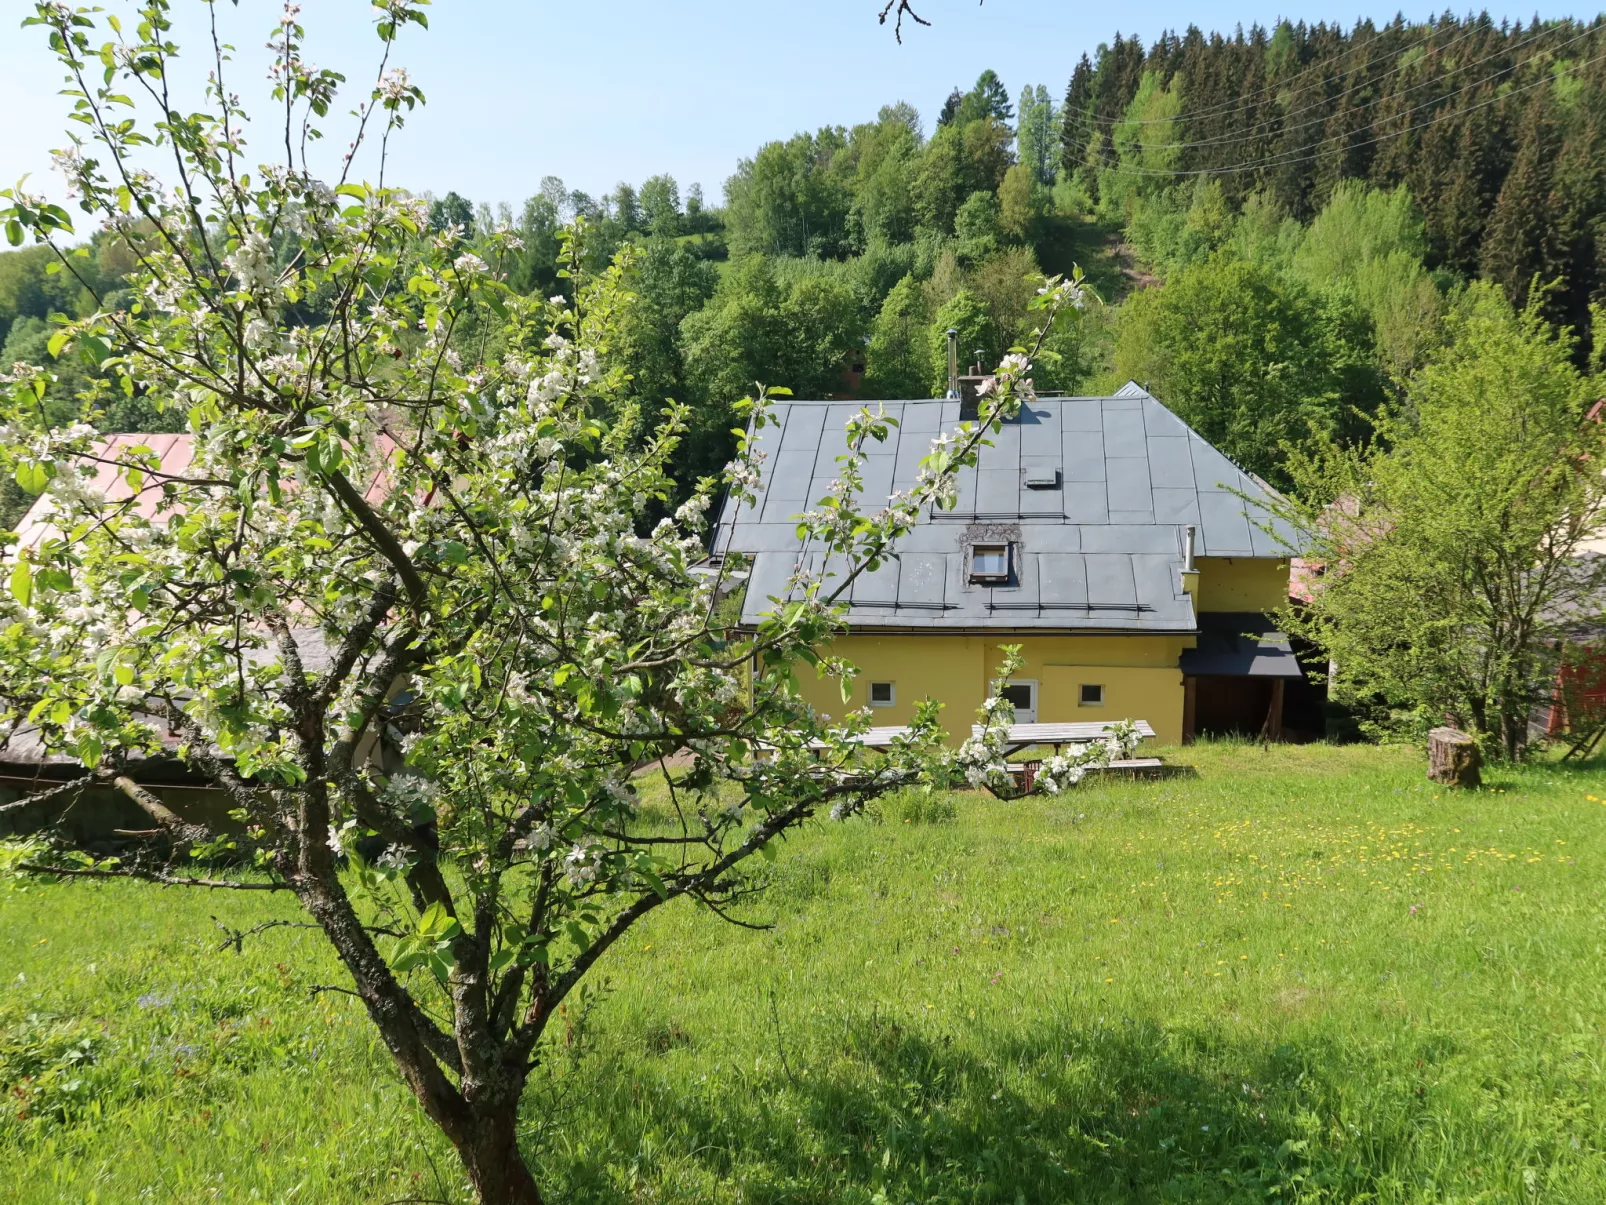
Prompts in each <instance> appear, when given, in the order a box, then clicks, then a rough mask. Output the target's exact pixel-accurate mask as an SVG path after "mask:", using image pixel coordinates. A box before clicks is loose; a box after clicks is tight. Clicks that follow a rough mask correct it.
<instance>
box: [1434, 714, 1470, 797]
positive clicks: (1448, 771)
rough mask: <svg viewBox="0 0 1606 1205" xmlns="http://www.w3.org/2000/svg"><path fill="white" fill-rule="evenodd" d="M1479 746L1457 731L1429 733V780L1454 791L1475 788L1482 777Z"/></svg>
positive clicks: (1437, 730) (1439, 729)
mask: <svg viewBox="0 0 1606 1205" xmlns="http://www.w3.org/2000/svg"><path fill="white" fill-rule="evenodd" d="M1481 764H1482V758H1481V757H1480V756H1479V754H1478V742H1477V741H1475V740H1473V739H1472V737H1470V736H1468V735H1467V734H1466V733H1464V732H1461V731H1459V730H1457V729H1455V728H1435V729H1434V730H1433V731H1432V732H1430V733H1428V777H1429V778H1430V779H1432V780H1433V781H1434V782H1441V783H1444V784H1445V785H1446V786H1451V787H1476V786H1478V785H1480V784H1481V782H1482V777H1481V776H1480V775H1479V773H1478V767H1479V766H1480V765H1481Z"/></svg>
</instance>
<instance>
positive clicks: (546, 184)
mask: <svg viewBox="0 0 1606 1205" xmlns="http://www.w3.org/2000/svg"><path fill="white" fill-rule="evenodd" d="M1603 60H1606V27H1603V24H1602V21H1601V20H1600V19H1599V18H1597V19H1595V20H1593V21H1590V22H1589V23H1587V24H1586V23H1580V22H1577V21H1573V20H1559V21H1548V22H1535V23H1533V24H1529V25H1524V24H1522V23H1521V22H1518V23H1515V24H1505V23H1496V22H1495V21H1493V20H1492V19H1491V18H1490V17H1488V16H1487V15H1478V16H1475V17H1468V18H1457V17H1452V16H1449V15H1446V16H1444V17H1442V18H1439V19H1437V20H1435V21H1432V22H1429V23H1424V24H1413V23H1408V22H1406V21H1404V20H1403V19H1397V20H1395V21H1394V22H1392V23H1389V24H1387V25H1384V26H1381V27H1379V26H1375V25H1373V24H1371V23H1369V22H1362V23H1360V24H1357V25H1356V26H1354V27H1353V28H1351V29H1347V30H1346V29H1343V28H1340V27H1338V26H1334V25H1327V24H1315V25H1307V24H1304V23H1297V24H1296V23H1288V22H1284V23H1282V24H1279V25H1277V26H1276V27H1275V28H1271V29H1263V28H1260V27H1258V26H1257V27H1253V28H1251V29H1249V30H1247V31H1245V30H1242V29H1239V30H1237V31H1235V32H1233V33H1232V34H1230V35H1226V34H1220V33H1210V34H1207V33H1204V32H1202V31H1200V30H1198V29H1194V28H1190V29H1188V30H1187V31H1185V32H1184V33H1181V34H1169V33H1168V34H1166V35H1165V36H1163V37H1161V38H1159V39H1157V40H1156V41H1155V42H1154V43H1153V44H1152V45H1149V46H1145V45H1143V44H1142V43H1141V42H1140V41H1139V40H1137V39H1135V38H1127V37H1123V36H1121V35H1120V34H1117V35H1115V37H1114V38H1113V40H1112V41H1111V42H1109V43H1108V44H1105V45H1101V46H1100V47H1098V49H1097V50H1096V51H1095V52H1094V53H1092V54H1086V55H1081V56H1079V57H1077V58H1075V59H1074V61H1073V59H1072V57H1071V55H1070V54H1069V52H1068V54H1067V61H1066V72H1067V76H1066V79H1065V80H1063V81H1049V82H1043V83H1038V82H1031V83H1023V82H1020V81H1016V82H1015V86H1013V87H1012V86H1010V85H1009V84H1006V82H1005V81H1004V80H1002V79H1000V78H999V76H998V75H997V74H996V73H994V72H993V71H990V70H989V71H985V72H983V73H982V75H981V76H980V78H978V79H977V80H976V81H975V82H974V84H973V85H972V86H971V87H969V88H968V89H965V88H961V87H954V88H952V90H951V91H949V90H948V81H933V89H932V95H931V96H929V97H925V98H915V99H916V100H918V101H921V102H922V103H924V104H926V105H927V107H926V108H924V109H922V108H920V107H917V105H916V104H915V103H912V102H911V101H909V100H891V99H890V98H889V100H890V103H888V104H887V105H886V106H884V107H883V108H882V109H881V110H880V111H879V112H878V113H876V114H873V115H869V114H867V115H866V120H865V121H864V122H862V123H860V124H858V125H854V126H852V127H841V126H826V127H822V128H820V129H817V130H814V131H805V132H800V133H794V134H791V135H790V136H785V137H778V138H777V140H776V141H773V142H770V143H767V144H765V145H764V146H761V147H758V148H755V150H754V152H753V154H752V155H751V157H749V158H746V159H743V160H742V161H740V162H739V163H738V164H736V165H735V166H734V169H733V171H732V174H731V175H730V177H729V178H728V179H727V180H726V181H724V186H723V190H722V192H723V196H722V203H721V204H713V203H711V202H710V201H709V200H708V199H707V198H705V196H704V193H703V190H702V188H701V186H700V185H695V184H693V185H689V186H687V187H685V188H683V187H682V185H681V184H680V183H679V182H677V181H676V180H674V179H673V178H672V177H669V176H667V175H661V176H656V177H653V178H651V179H648V180H645V181H642V182H640V183H639V184H637V185H632V184H623V183H622V184H620V185H618V187H617V188H616V189H615V190H614V191H613V192H612V193H610V194H608V195H606V196H602V197H594V196H591V195H588V194H586V193H584V192H580V191H576V190H573V189H571V188H569V187H567V186H566V185H565V184H564V183H563V181H561V180H559V179H557V178H554V177H548V178H547V179H545V180H544V181H543V182H542V186H541V189H540V191H539V192H538V193H537V194H536V195H535V196H533V197H530V198H528V199H527V200H525V201H524V202H523V203H522V204H520V205H517V206H513V205H509V204H505V203H504V204H498V205H494V206H493V205H490V204H486V203H480V204H475V203H473V202H472V201H471V200H469V199H465V198H464V197H461V196H459V195H458V194H457V193H455V192H452V193H448V194H447V195H446V196H444V197H441V198H437V199H434V202H433V209H432V217H433V224H434V226H435V228H436V233H437V234H440V233H442V232H444V233H447V234H448V235H449V236H450V237H454V238H460V239H462V240H463V241H464V243H465V244H474V243H475V242H476V241H477V240H479V239H482V238H483V237H484V236H485V235H486V234H487V233H488V232H489V231H491V230H492V229H494V228H496V227H498V226H507V227H511V228H514V229H515V230H517V232H518V233H519V234H520V236H521V240H522V249H521V251H520V252H519V258H518V260H517V262H515V263H514V264H513V265H512V267H511V272H510V279H511V282H512V283H513V284H514V286H515V287H516V288H518V289H519V290H520V291H524V292H532V291H536V290H540V291H542V292H543V293H544V294H552V293H557V292H564V291H566V290H568V289H569V288H571V287H572V278H571V277H569V276H568V275H567V274H566V273H564V272H562V271H560V263H559V260H560V254H561V252H560V244H561V240H560V237H559V234H560V230H561V228H562V226H563V225H564V224H566V223H568V222H571V221H573V220H574V219H576V218H583V219H584V225H585V233H584V236H583V239H582V248H583V258H584V261H585V263H586V264H587V266H588V267H589V268H590V269H591V270H592V271H600V270H602V269H604V268H606V267H608V266H609V265H616V266H617V268H618V270H620V271H622V272H624V273H626V274H627V275H628V277H629V279H630V281H631V286H632V289H633V292H634V294H635V302H634V304H633V305H632V306H631V307H629V309H628V311H627V312H625V313H623V314H621V315H619V316H618V323H619V329H618V333H617V337H616V338H614V339H613V341H612V344H611V346H612V354H613V357H614V359H615V365H614V366H615V367H616V368H618V369H619V370H621V371H622V372H625V373H628V374H629V375H630V377H631V391H632V393H633V395H634V397H635V398H636V399H637V400H638V402H639V403H640V405H641V408H642V410H643V411H645V412H647V413H652V412H656V410H657V409H658V408H660V407H661V406H662V405H663V403H664V400H665V399H667V398H674V399H677V400H679V401H682V402H684V403H686V404H687V405H688V406H689V407H690V408H691V412H692V423H693V432H692V436H691V438H689V439H688V440H687V441H686V442H685V444H684V445H683V447H682V448H681V450H680V453H679V454H678V465H677V471H678V476H679V478H680V480H681V482H682V486H683V487H687V486H689V485H690V483H691V482H692V481H694V480H695V479H696V478H697V477H698V476H699V475H702V474H706V473H710V472H713V471H715V470H716V469H717V468H718V467H719V466H720V465H721V464H723V463H724V461H725V459H726V458H727V456H728V452H729V447H730V439H731V436H730V434H729V429H730V427H731V425H732V421H733V412H732V405H733V403H734V402H735V401H736V400H737V399H739V398H740V397H742V396H743V395H744V394H747V393H749V392H751V391H752V390H753V389H754V387H755V385H756V383H758V382H764V383H766V384H770V385H784V386H786V387H788V388H790V389H792V390H793V391H794V393H796V394H798V395H800V396H804V395H806V396H842V397H859V398H865V399H873V398H898V397H911V396H930V395H931V394H933V393H935V392H939V391H940V390H941V389H942V387H943V383H944V356H943V339H942V332H944V331H945V330H947V329H949V328H956V329H958V330H959V331H960V337H961V341H962V342H961V347H962V351H963V355H964V359H965V360H966V361H967V362H981V363H983V364H984V365H990V364H992V363H994V362H996V360H997V358H998V357H999V356H1001V355H1002V354H1003V352H1004V351H1005V350H1006V349H1007V348H1009V347H1010V346H1011V345H1012V344H1014V343H1015V342H1016V341H1017V340H1018V339H1019V338H1020V336H1021V334H1022V332H1023V330H1024V329H1026V327H1027V325H1028V323H1027V306H1028V303H1029V301H1030V299H1031V296H1032V289H1033V286H1032V285H1031V284H1030V283H1029V280H1028V278H1029V277H1030V276H1031V275H1032V274H1033V273H1036V272H1038V271H1047V272H1063V271H1067V270H1069V269H1070V267H1071V266H1072V264H1073V263H1074V264H1079V265H1080V266H1081V267H1082V268H1083V269H1084V270H1085V271H1086V272H1087V274H1088V277H1089V280H1090V281H1091V282H1092V284H1093V285H1094V288H1095V290H1096V291H1097V292H1098V294H1099V295H1100V297H1101V298H1102V303H1101V304H1098V305H1094V306H1091V307H1089V308H1088V309H1087V310H1086V311H1084V312H1082V313H1080V314H1077V315H1075V316H1074V317H1073V319H1072V320H1071V321H1069V322H1066V323H1064V324H1062V325H1061V326H1060V327H1059V328H1058V329H1056V331H1055V332H1054V334H1053V336H1052V338H1051V339H1050V340H1049V342H1048V344H1047V346H1046V347H1045V348H1044V349H1043V355H1042V356H1041V358H1040V363H1039V365H1038V370H1037V384H1038V386H1039V388H1040V389H1045V390H1052V389H1057V390H1094V389H1103V388H1109V387H1111V386H1113V385H1116V384H1119V383H1120V382H1121V381H1123V380H1125V379H1126V378H1128V377H1132V378H1136V379H1138V380H1139V381H1141V382H1144V383H1146V384H1148V385H1149V387H1150V388H1151V389H1152V390H1153V391H1154V392H1155V393H1156V394H1157V395H1158V396H1160V397H1161V398H1162V400H1164V401H1165V402H1166V403H1167V404H1169V405H1171V406H1173V407H1174V408H1175V409H1177V410H1178V411H1179V412H1180V413H1181V414H1183V416H1184V417H1185V418H1187V419H1188V421H1190V422H1191V423H1193V424H1194V425H1195V426H1196V427H1197V428H1198V429H1199V430H1200V431H1201V433H1202V434H1204V435H1205V436H1206V437H1207V438H1210V439H1212V440H1214V441H1215V442H1217V443H1218V444H1219V445H1220V446H1222V447H1223V449H1224V450H1226V451H1227V452H1228V453H1229V454H1230V455H1232V456H1233V457H1234V458H1235V459H1237V460H1238V461H1239V462H1240V463H1241V464H1243V465H1244V467H1246V468H1248V469H1251V470H1252V471H1254V472H1257V473H1259V474H1261V475H1263V476H1265V477H1266V478H1267V479H1269V480H1271V481H1273V482H1277V483H1279V484H1283V483H1286V481H1287V480H1288V478H1287V475H1286V472H1285V465H1286V462H1287V457H1288V456H1289V454H1290V449H1293V448H1296V447H1298V446H1299V445H1300V444H1301V443H1302V442H1303V441H1309V440H1312V439H1321V438H1333V439H1337V440H1339V441H1341V442H1342V441H1347V440H1353V439H1358V438H1361V437H1362V436H1364V434H1365V432H1366V430H1367V416H1368V415H1370V414H1372V413H1374V412H1375V411H1376V410H1377V408H1378V407H1379V406H1380V405H1383V404H1385V403H1386V402H1387V401H1389V400H1390V399H1391V398H1393V397H1397V396H1398V395H1399V392H1400V390H1401V388H1402V385H1403V383H1404V382H1405V381H1407V380H1408V379H1409V378H1410V376H1411V374H1412V373H1413V372H1415V371H1416V370H1417V369H1418V368H1420V367H1421V366H1422V365H1423V364H1424V363H1425V362H1426V360H1427V359H1428V358H1430V357H1431V356H1432V355H1434V354H1435V351H1436V349H1438V348H1440V347H1442V346H1443V345H1444V344H1445V342H1446V341H1447V340H1449V339H1451V338H1452V337H1453V333H1452V332H1453V329H1454V328H1455V325H1456V324H1455V316H1456V315H1457V314H1458V313H1463V312H1466V311H1468V310H1471V309H1479V308H1485V309H1486V308H1487V307H1490V306H1499V307H1513V308H1515V309H1518V310H1520V309H1523V308H1525V307H1528V306H1530V304H1531V305H1532V306H1533V307H1534V308H1535V310H1536V311H1537V312H1538V313H1540V314H1541V315H1542V316H1543V317H1544V318H1545V319H1546V320H1547V321H1549V322H1551V323H1553V324H1555V325H1557V326H1558V327H1565V328H1570V329H1571V330H1572V332H1573V333H1574V334H1575V335H1576V337H1577V343H1576V360H1577V362H1578V364H1579V366H1580V367H1585V366H1587V365H1589V364H1590V362H1591V358H1592V349H1593V346H1594V344H1593V340H1592V335H1593V327H1594V321H1593V315H1594V312H1595V306H1596V305H1597V303H1598V302H1600V301H1602V300H1606V173H1603V172H1601V171H1600V170H1599V167H1598V165H1599V164H1600V163H1601V162H1603V161H1606V154H1603V152H1606V146H1603V140H1606V87H1603V83H1606V61H1603ZM777 133H778V134H782V133H783V132H781V131H777ZM88 250H89V252H90V254H89V255H88V257H87V258H85V259H83V260H80V261H78V268H79V274H78V276H77V278H74V277H72V276H70V275H69V274H67V273H56V274H48V273H47V270H46V269H47V259H46V257H45V255H44V253H43V251H42V250H41V249H23V250H18V251H13V252H9V253H6V254H3V255H0V340H3V349H0V364H6V365H9V364H10V363H12V362H13V361H15V360H30V361H33V362H40V361H41V360H44V359H47V358H48V350H47V344H48V340H49V335H50V331H51V329H52V316H53V315H60V314H67V315H72V314H81V313H85V312H88V311H89V310H91V309H93V307H94V306H95V304H97V300H98V301H99V302H100V303H103V304H113V305H115V304H117V301H118V291H119V287H120V281H121V279H122V276H123V274H124V273H126V272H127V271H128V270H129V268H130V265H129V264H127V263H125V262H123V259H124V257H122V256H120V255H119V251H118V247H117V246H116V245H115V244H114V243H112V242H110V241H108V240H107V239H106V237H105V236H97V237H96V239H95V240H93V242H92V244H91V246H90V247H89V248H88ZM279 253H280V254H281V255H282V256H283V257H285V258H286V260H287V261H288V258H289V257H290V256H292V255H293V254H294V247H293V246H291V245H288V244H287V245H285V246H283V247H281V248H279ZM304 308H305V309H306V311H307V312H306V314H305V316H304V317H305V320H306V321H308V322H316V321H317V318H318V315H317V308H316V300H315V299H309V300H308V301H307V302H306V303H305V306H304ZM480 334H481V332H476V331H471V330H464V331H462V332H460V337H461V338H463V339H464V340H465V346H466V345H467V341H468V340H470V339H475V338H478V337H479V336H480ZM55 370H56V372H57V376H58V378H59V379H58V381H57V382H56V384H55V386H54V387H53V390H52V393H51V395H50V397H49V398H47V399H46V403H45V410H46V412H47V413H48V414H49V415H50V416H51V417H53V418H56V419H62V418H66V417H70V416H72V415H74V414H76V413H78V412H79V411H80V410H82V409H83V408H84V407H85V405H86V403H85V402H84V401H82V400H81V399H80V397H79V395H80V393H81V392H82V391H84V390H86V389H88V390H91V391H92V390H93V389H95V388H96V385H95V379H94V378H95V376H96V372H95V370H94V368H93V367H91V366H89V365H86V364H79V363H76V362H74V363H66V362H61V363H57V364H56V365H55ZM94 404H95V405H98V406H99V407H100V408H101V409H102V411H103V413H101V414H100V415H99V416H98V417H96V418H95V421H96V422H98V423H99V424H100V425H102V426H103V427H105V428H107V429H128V428H130V427H142V426H153V425H160V424H162V423H167V424H171V423H173V422H175V421H182V420H181V419H179V418H178V417H177V416H176V415H174V414H173V413H172V412H169V413H168V414H166V415H164V416H158V415H157V414H156V413H155V411H154V410H153V409H152V408H151V407H150V406H148V405H146V404H144V403H143V402H142V399H139V398H137V397H136V398H132V399H128V398H118V399H117V400H115V401H112V400H110V399H102V400H101V401H99V402H96V403H94ZM16 501H17V500H16V499H12V503H11V504H12V506H13V507H14V505H15V503H16Z"/></svg>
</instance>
